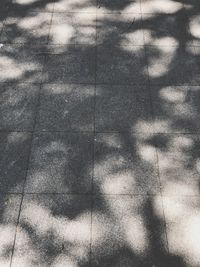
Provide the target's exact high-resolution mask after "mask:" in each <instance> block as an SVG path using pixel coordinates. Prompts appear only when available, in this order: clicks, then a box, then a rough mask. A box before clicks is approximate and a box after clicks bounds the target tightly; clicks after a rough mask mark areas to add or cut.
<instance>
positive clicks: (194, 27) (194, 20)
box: [188, 6, 200, 46]
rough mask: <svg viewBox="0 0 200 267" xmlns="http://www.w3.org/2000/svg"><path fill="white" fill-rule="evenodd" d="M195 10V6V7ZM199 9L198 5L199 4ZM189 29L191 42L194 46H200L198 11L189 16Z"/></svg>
mask: <svg viewBox="0 0 200 267" xmlns="http://www.w3.org/2000/svg"><path fill="white" fill-rule="evenodd" d="M195 10H196V7H195ZM199 10H200V6H199ZM188 24H189V31H190V34H191V37H192V44H193V45H195V46H200V30H199V28H200V16H199V12H198V13H197V12H195V14H192V15H190V16H189V23H188Z"/></svg>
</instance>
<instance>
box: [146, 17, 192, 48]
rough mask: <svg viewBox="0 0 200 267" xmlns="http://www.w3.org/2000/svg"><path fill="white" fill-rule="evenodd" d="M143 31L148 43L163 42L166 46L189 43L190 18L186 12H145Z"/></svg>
mask: <svg viewBox="0 0 200 267" xmlns="http://www.w3.org/2000/svg"><path fill="white" fill-rule="evenodd" d="M142 19H143V31H144V40H145V44H146V45H156V44H157V43H162V44H163V45H166V46H174V45H175V46H176V45H181V44H182V45H184V44H186V43H187V41H188V43H189V39H190V38H189V32H188V19H187V16H186V14H185V12H179V13H178V14H175V15H167V14H164V15H163V14H158V15H156V16H155V15H152V16H151V14H143V15H142Z"/></svg>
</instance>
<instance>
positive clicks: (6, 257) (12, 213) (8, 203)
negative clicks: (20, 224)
mask: <svg viewBox="0 0 200 267" xmlns="http://www.w3.org/2000/svg"><path fill="white" fill-rule="evenodd" d="M20 202H21V196H20V195H4V194H0V265H1V266H5V267H9V266H10V261H11V254H12V249H13V245H14V238H15V231H16V224H17V219H18V216H19V209H20Z"/></svg>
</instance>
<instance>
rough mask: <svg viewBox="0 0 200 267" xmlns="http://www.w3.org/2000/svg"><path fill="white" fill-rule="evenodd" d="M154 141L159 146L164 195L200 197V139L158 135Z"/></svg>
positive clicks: (187, 136) (185, 136)
mask: <svg viewBox="0 0 200 267" xmlns="http://www.w3.org/2000/svg"><path fill="white" fill-rule="evenodd" d="M153 141H154V143H155V145H156V146H157V152H158V162H159V171H160V181H161V186H162V192H163V195H166V196H193V195H199V181H200V166H199V157H200V153H199V151H200V150H199V146H200V139H199V137H198V136H195V135H180V134H179V135H177V134H174V135H173V134H171V135H170V134H168V135H167V134H166V135H159V134H158V135H157V136H155V137H154V138H153V139H152V142H153Z"/></svg>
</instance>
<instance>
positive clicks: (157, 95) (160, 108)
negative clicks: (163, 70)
mask: <svg viewBox="0 0 200 267" xmlns="http://www.w3.org/2000/svg"><path fill="white" fill-rule="evenodd" d="M151 92H152V102H153V110H154V120H155V123H154V129H155V131H156V132H160V133H167V132H168V133H178V132H179V133H192V132H193V133H195V132H198V131H200V123H199V119H198V118H199V113H200V111H199V103H200V87H199V86H152V88H151Z"/></svg>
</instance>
